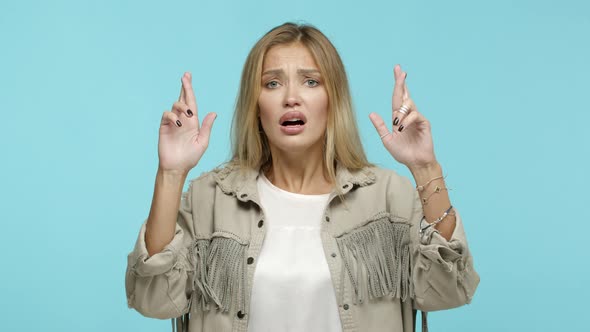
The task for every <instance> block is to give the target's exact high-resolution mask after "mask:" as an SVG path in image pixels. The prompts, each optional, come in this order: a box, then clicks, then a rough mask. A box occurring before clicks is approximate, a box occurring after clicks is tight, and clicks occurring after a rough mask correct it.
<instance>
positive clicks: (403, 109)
mask: <svg viewBox="0 0 590 332" xmlns="http://www.w3.org/2000/svg"><path fill="white" fill-rule="evenodd" d="M408 111H410V108H409V107H408V106H406V105H402V107H400V108H399V112H400V113H402V114H408Z"/></svg>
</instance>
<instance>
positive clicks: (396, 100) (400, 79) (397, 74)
mask: <svg viewBox="0 0 590 332" xmlns="http://www.w3.org/2000/svg"><path fill="white" fill-rule="evenodd" d="M393 72H394V78H395V87H394V88H393V98H392V102H391V106H392V107H393V111H396V110H398V109H399V108H400V107H402V103H403V97H404V90H405V89H404V83H405V81H406V77H405V76H406V74H405V73H404V72H403V71H402V69H401V66H400V65H395V67H394V69H393Z"/></svg>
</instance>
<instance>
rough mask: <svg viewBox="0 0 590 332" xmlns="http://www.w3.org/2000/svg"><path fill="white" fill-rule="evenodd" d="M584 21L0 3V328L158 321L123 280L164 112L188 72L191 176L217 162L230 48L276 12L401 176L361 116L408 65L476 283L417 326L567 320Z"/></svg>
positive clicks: (160, 4)
mask: <svg viewBox="0 0 590 332" xmlns="http://www.w3.org/2000/svg"><path fill="white" fill-rule="evenodd" d="M589 13H590V5H589V4H588V2H584V1H581V0H580V1H505V0H502V1H499V0H494V1H473V0H471V1H382V2H379V1H377V2H376V1H367V0H365V1H309V0H306V1H303V0H301V1H293V2H284V1H234V2H223V1H212V0H209V1H196V0H193V1H166V2H164V1H114V0H110V1H59V0H54V1H6V0H2V2H1V4H0V38H1V39H0V111H1V112H2V113H1V114H2V118H1V119H2V129H1V130H0V144H1V150H0V151H1V158H2V162H1V163H0V167H1V171H0V177H1V178H0V180H1V185H0V188H1V189H0V195H1V200H0V202H1V205H2V206H1V210H0V211H1V217H0V218H1V219H0V222H1V227H0V250H1V255H2V264H1V267H0V269H1V270H0V271H1V273H0V330H1V331H15V330H28V331H33V330H34V331H167V330H169V328H170V326H169V325H170V324H169V321H160V320H155V319H148V318H144V317H142V316H141V315H140V314H138V313H137V312H136V311H134V310H130V309H128V308H127V304H126V299H125V291H124V272H125V267H126V255H127V253H128V252H129V251H130V250H131V249H132V246H133V243H134V241H135V239H136V236H137V232H138V231H139V226H140V224H141V223H142V222H143V220H144V219H145V218H146V217H147V214H148V212H149V207H150V203H151V198H152V194H153V185H154V179H155V174H156V169H157V165H158V159H157V141H158V127H159V123H160V118H161V115H162V112H164V111H165V110H168V109H170V107H171V105H172V103H173V102H174V101H175V100H176V99H177V96H178V92H179V91H180V77H181V75H182V74H183V72H184V71H191V72H192V73H193V77H194V79H193V81H194V88H195V93H196V96H197V101H198V105H199V110H200V115H201V119H202V117H203V116H204V114H205V113H207V112H217V114H218V118H217V120H216V122H215V125H214V127H213V132H212V137H211V143H210V146H209V150H208V151H207V153H206V154H205V157H204V158H203V159H202V161H201V162H200V164H199V165H198V166H197V167H196V168H195V169H194V170H193V171H192V172H191V174H190V176H189V177H190V178H192V177H196V176H198V175H199V174H200V173H201V172H203V171H206V170H209V169H211V168H213V167H214V166H216V165H218V164H219V163H221V162H223V161H224V160H226V159H227V158H228V157H229V144H230V143H229V128H230V121H231V117H232V112H233V106H234V101H235V97H236V93H237V87H238V80H239V76H240V72H241V68H242V65H243V63H244V60H245V58H246V55H247V53H248V51H249V49H250V48H251V47H252V45H253V44H254V43H255V42H256V40H257V39H258V38H260V37H261V36H262V35H263V34H264V33H265V32H267V31H268V30H269V29H271V28H272V27H274V26H276V25H279V24H281V23H283V22H285V21H296V22H306V23H311V24H314V25H316V26H317V27H318V28H320V29H321V30H322V31H323V32H324V33H325V34H326V35H327V36H328V37H329V38H330V39H331V40H332V42H333V43H334V44H335V46H336V47H337V49H338V50H339V51H340V54H341V56H342V58H343V61H344V63H345V66H346V68H347V72H348V75H349V79H350V84H351V89H352V92H353V98H354V103H355V107H356V112H357V119H358V122H359V125H360V130H361V135H362V139H363V142H364V145H365V148H366V151H367V154H368V155H369V158H370V160H371V161H373V162H375V163H377V164H379V165H380V166H383V167H388V168H391V169H395V170H397V171H398V172H400V173H402V174H403V175H406V176H410V174H409V172H408V171H407V169H406V168H405V166H403V165H400V164H398V163H397V162H395V160H393V158H392V157H391V156H390V155H388V153H387V152H386V150H385V149H384V148H383V146H382V144H381V142H380V139H379V136H378V135H377V133H376V131H375V129H374V128H373V126H372V124H371V122H370V120H369V118H368V114H369V113H370V112H378V113H379V114H380V115H381V116H383V117H384V118H388V117H389V116H390V114H391V93H392V88H393V74H392V70H393V66H394V65H395V64H396V63H400V64H401V65H402V67H403V68H404V69H405V70H406V71H407V72H408V81H407V82H408V87H409V89H410V91H411V93H412V97H413V98H414V100H415V102H416V103H417V105H418V108H419V110H420V111H421V112H422V113H423V114H424V115H425V116H426V117H427V118H428V119H429V120H430V121H431V123H432V126H433V129H432V130H433V136H434V143H435V151H436V154H437V157H438V159H439V161H440V163H441V164H442V166H443V170H444V173H445V174H447V184H448V185H449V187H451V188H452V189H453V190H452V191H451V192H450V195H451V199H452V201H453V203H454V205H455V206H457V207H458V208H459V209H460V210H461V213H462V216H463V218H464V222H465V228H466V232H467V236H468V239H469V244H470V247H471V250H472V253H473V255H474V259H475V266H476V269H477V270H478V272H479V273H480V276H481V284H480V286H479V288H478V290H477V293H476V296H475V297H474V299H473V302H472V303H471V304H470V305H467V306H464V307H461V308H458V309H454V310H448V311H440V312H435V313H432V314H431V315H430V316H429V317H430V321H431V325H432V330H434V331H455V332H458V331H557V330H559V331H574V330H575V331H579V330H583V329H584V328H583V326H585V324H584V323H583V322H584V315H586V314H587V309H588V301H587V298H588V297H589V295H590V292H589V290H588V284H589V283H590V277H589V273H590V266H589V263H588V261H589V260H588V254H587V252H586V250H587V245H585V243H586V241H587V235H586V234H587V231H586V229H587V223H588V222H590V213H589V211H588V198H589V195H588V194H587V190H588V188H590V183H589V180H588V179H589V177H588V165H587V164H588V161H589V159H588V152H589V149H588V146H587V145H588V143H589V142H590V137H589V134H588V130H587V127H588V122H589V120H590V116H589V111H590V107H589V105H588V102H587V99H586V96H587V95H588V94H587V92H588V90H589V88H590V86H589V84H588V83H587V79H588V76H589V75H590V61H589V59H590V46H589V45H590V44H589V43H588V40H589V39H588V36H589V34H590V14H589ZM185 189H186V187H185Z"/></svg>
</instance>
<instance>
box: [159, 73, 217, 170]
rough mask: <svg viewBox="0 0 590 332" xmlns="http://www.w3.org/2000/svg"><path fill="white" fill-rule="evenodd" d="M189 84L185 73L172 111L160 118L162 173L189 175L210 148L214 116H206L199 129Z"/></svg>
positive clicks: (193, 94) (194, 102)
mask: <svg viewBox="0 0 590 332" xmlns="http://www.w3.org/2000/svg"><path fill="white" fill-rule="evenodd" d="M191 80H192V76H191V74H190V73H188V72H187V73H184V75H183V76H182V78H181V81H182V87H181V89H180V97H178V101H177V102H176V103H174V105H173V106H172V111H166V112H164V114H163V115H162V122H161V123H160V136H159V140H158V157H159V159H160V165H159V169H160V170H161V171H165V172H173V173H178V174H182V175H186V174H188V172H189V171H190V170H191V169H192V168H193V167H195V165H197V163H198V162H199V160H200V159H201V157H202V156H203V154H204V153H205V150H207V146H208V145H209V135H210V134H211V127H212V126H213V121H214V120H215V118H216V117H217V114H215V113H209V114H207V116H205V119H204V120H203V125H202V126H199V115H198V110H197V101H196V99H195V93H194V92H193V87H192V84H191Z"/></svg>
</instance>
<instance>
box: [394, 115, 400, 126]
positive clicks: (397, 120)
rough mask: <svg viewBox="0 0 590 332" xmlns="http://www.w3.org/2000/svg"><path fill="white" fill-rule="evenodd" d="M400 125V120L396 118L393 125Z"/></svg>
mask: <svg viewBox="0 0 590 332" xmlns="http://www.w3.org/2000/svg"><path fill="white" fill-rule="evenodd" d="M398 123H399V118H398V117H395V119H393V125H394V126H397V124H398Z"/></svg>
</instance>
